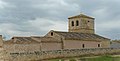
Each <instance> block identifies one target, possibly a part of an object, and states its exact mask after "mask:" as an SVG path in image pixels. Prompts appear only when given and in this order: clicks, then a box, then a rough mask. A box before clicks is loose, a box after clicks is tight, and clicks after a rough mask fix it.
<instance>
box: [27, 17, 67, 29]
mask: <svg viewBox="0 0 120 61" xmlns="http://www.w3.org/2000/svg"><path fill="white" fill-rule="evenodd" d="M27 23H28V24H29V26H31V28H33V29H36V30H39V31H41V30H42V31H48V30H63V31H65V30H67V23H66V22H65V21H62V20H50V19H45V18H37V19H35V20H30V21H29V22H27Z"/></svg>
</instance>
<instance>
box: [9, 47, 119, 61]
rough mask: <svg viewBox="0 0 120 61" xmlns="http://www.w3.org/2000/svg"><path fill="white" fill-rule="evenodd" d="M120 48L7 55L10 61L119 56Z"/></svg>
mask: <svg viewBox="0 0 120 61" xmlns="http://www.w3.org/2000/svg"><path fill="white" fill-rule="evenodd" d="M119 54H120V49H119V48H92V49H64V50H53V51H52V50H51V51H34V52H16V53H15V52H14V53H7V55H9V60H8V61H37V60H46V59H53V58H67V57H84V56H98V55H119ZM7 59H8V58H7Z"/></svg>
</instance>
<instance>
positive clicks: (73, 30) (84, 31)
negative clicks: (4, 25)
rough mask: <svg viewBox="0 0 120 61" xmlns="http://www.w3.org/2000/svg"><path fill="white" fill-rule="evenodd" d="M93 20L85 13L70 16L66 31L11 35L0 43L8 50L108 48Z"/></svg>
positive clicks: (107, 42) (108, 44)
mask: <svg viewBox="0 0 120 61" xmlns="http://www.w3.org/2000/svg"><path fill="white" fill-rule="evenodd" d="M94 20H95V18H93V17H90V16H87V15H85V14H80V15H76V16H72V17H69V18H68V32H64V31H55V30H51V31H49V32H48V33H47V34H46V35H45V36H43V37H40V36H30V37H12V38H11V39H10V40H9V41H2V42H1V44H0V45H1V46H2V47H3V48H4V49H5V50H7V51H10V52H20V51H21V52H22V51H45V50H61V49H86V48H109V47H110V39H108V38H105V37H103V36H100V35H97V34H96V33H95V29H94ZM61 27H62V26H61ZM1 37H2V36H1Z"/></svg>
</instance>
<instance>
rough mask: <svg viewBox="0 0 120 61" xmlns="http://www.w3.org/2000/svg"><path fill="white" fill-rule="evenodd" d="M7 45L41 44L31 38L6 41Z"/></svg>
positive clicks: (16, 38) (14, 38)
mask: <svg viewBox="0 0 120 61" xmlns="http://www.w3.org/2000/svg"><path fill="white" fill-rule="evenodd" d="M4 43H7V44H31V43H39V42H37V41H36V40H34V39H32V38H31V37H13V38H12V39H11V40H9V41H5V42H4Z"/></svg>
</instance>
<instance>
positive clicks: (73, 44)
mask: <svg viewBox="0 0 120 61" xmlns="http://www.w3.org/2000/svg"><path fill="white" fill-rule="evenodd" d="M83 44H84V47H83ZM98 44H100V46H99V47H98ZM80 48H102V47H101V42H100V41H82V40H64V49H80Z"/></svg>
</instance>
